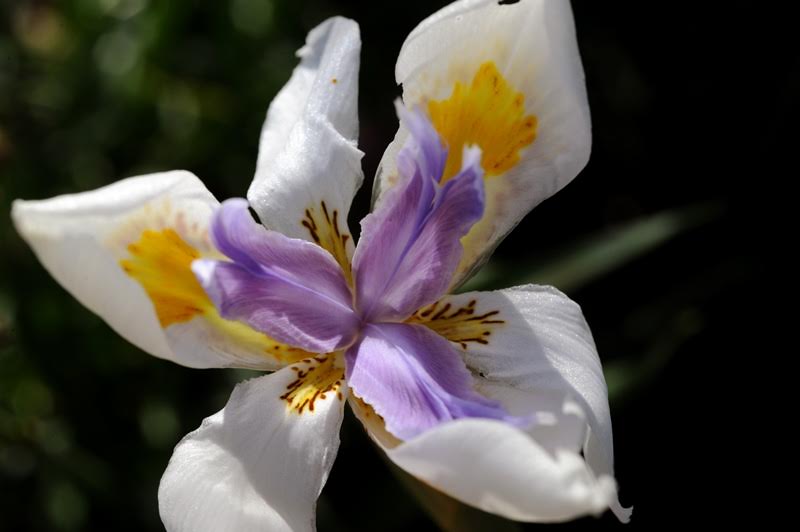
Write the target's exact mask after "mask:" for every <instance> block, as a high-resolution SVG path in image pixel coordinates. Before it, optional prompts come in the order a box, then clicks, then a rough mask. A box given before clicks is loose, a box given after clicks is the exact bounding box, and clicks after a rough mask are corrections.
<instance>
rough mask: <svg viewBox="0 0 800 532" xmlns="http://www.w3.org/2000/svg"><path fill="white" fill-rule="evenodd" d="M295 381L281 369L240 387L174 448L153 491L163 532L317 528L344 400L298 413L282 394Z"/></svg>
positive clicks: (289, 371)
mask: <svg viewBox="0 0 800 532" xmlns="http://www.w3.org/2000/svg"><path fill="white" fill-rule="evenodd" d="M296 378H297V374H296V373H295V372H294V371H293V370H292V369H291V368H284V369H282V370H280V371H278V372H277V373H274V374H272V375H268V376H264V377H259V378H256V379H253V380H250V381H247V382H244V383H242V384H239V385H238V386H237V387H236V389H235V390H234V391H233V394H232V395H231V398H230V400H229V401H228V404H227V405H226V406H225V408H223V409H222V410H221V411H219V412H218V413H217V414H215V415H213V416H211V417H209V418H206V419H205V420H204V421H203V424H202V425H201V426H200V428H199V429H197V430H196V431H194V432H192V433H190V434H189V435H187V436H186V437H185V438H184V439H183V440H182V441H181V442H180V443H179V444H178V445H177V447H175V452H174V454H173V455H172V459H171V460H170V462H169V466H168V467H167V470H166V472H165V473H164V476H163V477H162V479H161V485H160V488H159V493H158V498H159V510H160V513H161V519H162V520H163V522H164V525H165V526H166V528H167V530H168V531H169V532H219V531H228V530H230V531H234V530H235V531H236V532H262V531H265V530H270V531H293V532H302V531H312V530H314V529H315V506H316V500H317V497H318V496H319V493H320V492H321V491H322V487H323V485H324V484H325V481H326V480H327V478H328V472H329V471H330V468H331V466H332V465H333V461H334V459H335V458H336V452H337V450H338V448H339V428H340V425H341V422H342V416H343V412H344V408H343V406H344V401H343V399H342V397H341V396H337V394H335V393H333V394H330V395H328V396H327V397H326V398H325V399H318V400H317V401H316V402H315V408H314V410H313V411H309V410H305V411H304V412H303V413H302V414H298V413H297V412H296V411H294V410H292V409H290V408H288V406H287V403H286V401H284V400H283V399H281V395H283V394H284V393H285V392H286V390H287V387H288V386H289V385H290V383H291V382H292V381H294V380H295V379H296Z"/></svg>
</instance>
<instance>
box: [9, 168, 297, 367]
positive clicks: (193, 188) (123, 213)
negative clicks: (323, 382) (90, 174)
mask: <svg viewBox="0 0 800 532" xmlns="http://www.w3.org/2000/svg"><path fill="white" fill-rule="evenodd" d="M218 205H219V204H218V202H217V200H216V199H214V197H213V196H212V195H211V193H210V192H209V191H208V190H206V188H205V186H203V184H202V183H201V182H200V180H199V179H197V177H195V176H194V175H192V174H191V173H189V172H184V171H174V172H164V173H158V174H150V175H145V176H139V177H132V178H129V179H124V180H122V181H119V182H117V183H114V184H112V185H109V186H106V187H103V188H100V189H97V190H94V191H91V192H84V193H80V194H70V195H65V196H59V197H56V198H51V199H47V200H41V201H21V200H17V201H15V202H14V205H13V208H12V219H13V221H14V225H15V226H16V228H17V231H18V232H19V234H20V235H22V237H23V238H24V239H25V240H26V241H27V242H28V244H29V245H30V246H31V248H33V251H34V252H35V253H36V256H37V257H38V258H39V260H40V261H41V262H42V264H43V265H44V267H45V268H46V269H47V270H48V271H49V272H50V274H51V275H52V276H53V277H54V278H55V279H56V280H57V281H58V282H59V283H60V284H61V285H62V286H63V287H64V288H66V290H67V291H68V292H70V293H71V294H72V295H73V296H75V298H76V299H78V301H80V302H81V303H82V304H83V305H85V306H86V307H87V308H89V309H90V310H91V311H92V312H94V313H96V314H97V315H99V316H100V317H101V318H103V319H104V320H105V321H106V322H107V323H108V324H109V325H110V326H111V327H112V328H113V329H114V330H115V331H117V332H118V333H119V334H120V335H122V337H124V338H125V339H126V340H128V341H129V342H131V343H133V344H134V345H136V346H137V347H139V348H141V349H143V350H144V351H147V352H148V353H150V354H152V355H155V356H157V357H161V358H165V359H168V360H172V361H174V362H177V363H179V364H182V365H185V366H189V367H200V368H204V367H225V366H242V367H256V368H265V369H266V368H275V367H279V366H280V365H283V363H281V362H280V357H278V358H276V357H274V356H273V355H272V351H271V350H274V349H275V348H276V347H278V348H279V349H282V348H283V346H278V344H277V343H276V342H274V341H271V340H269V339H268V338H266V337H265V336H263V335H261V334H259V333H255V332H254V331H252V330H250V329H249V328H246V327H244V326H242V325H241V324H232V323H231V322H225V320H222V319H221V318H219V316H218V315H217V314H216V311H215V310H214V309H213V306H210V307H207V308H205V309H201V308H199V306H198V305H195V304H194V303H197V301H196V299H197V297H195V298H194V300H193V298H192V290H191V288H192V287H189V292H190V293H189V294H188V295H186V297H185V298H184V299H185V301H184V303H186V304H185V305H184V308H183V310H184V311H185V313H186V315H184V316H174V319H169V320H167V319H165V320H163V323H162V320H161V319H160V318H159V314H158V312H159V309H161V311H162V315H161V318H164V316H163V311H164V307H165V306H166V307H169V304H166V305H161V306H160V307H159V306H158V305H155V304H154V302H153V300H151V298H150V297H148V293H147V292H146V290H145V289H144V288H143V284H140V282H139V281H137V280H136V279H135V278H134V277H133V276H132V275H129V274H128V273H126V272H125V270H124V267H125V266H124V264H126V261H129V260H130V259H132V251H131V249H132V248H131V246H134V247H135V246H138V248H135V249H138V250H139V251H140V252H143V253H144V255H145V258H148V257H149V262H148V263H147V264H146V265H147V266H148V267H150V268H151V270H148V274H159V273H160V274H161V278H160V279H158V282H160V283H161V284H162V286H163V287H164V288H165V289H166V290H167V292H170V293H173V294H177V295H178V296H180V295H181V294H182V291H183V289H184V288H185V287H184V285H185V284H186V283H187V282H188V283H196V280H195V279H194V276H193V274H192V273H191V271H190V270H189V269H188V262H187V264H185V266H187V268H185V271H180V269H179V268H177V265H176V264H173V263H172V262H170V261H167V263H166V265H165V264H164V263H162V262H161V259H163V258H167V259H174V258H175V254H174V253H171V251H174V249H171V248H168V249H165V252H166V253H165V256H162V257H160V258H158V259H156V258H155V256H153V255H150V254H151V253H156V251H157V250H156V249H155V248H153V244H154V245H155V246H156V247H157V246H158V245H162V244H163V245H166V244H168V243H169V242H172V243H174V242H175V239H180V240H182V241H183V243H184V244H185V245H187V246H189V248H191V249H192V250H194V251H196V252H197V253H198V254H200V255H205V256H215V251H214V249H213V247H212V245H211V244H210V242H209V240H208V234H207V229H208V224H209V222H210V218H211V214H212V212H213V211H214V210H215V209H216V208H217V206H218ZM165 231H174V236H175V238H173V239H172V240H170V236H169V235H171V233H170V234H169V235H168V234H167V233H165ZM145 235H150V236H151V237H152V238H150V240H149V242H150V244H146V243H144V241H143V240H142V239H143V238H145ZM162 237H163V238H162ZM148 245H149V246H150V247H148ZM181 249H182V248H181ZM187 249H188V248H187ZM180 257H183V258H186V260H187V261H190V260H191V257H190V256H183V255H180V256H179V258H180ZM187 257H188V258H187ZM145 262H147V261H145ZM158 268H162V269H163V270H164V271H162V272H158V271H154V269H158ZM140 278H141V279H144V277H140ZM149 278H152V277H149ZM194 288H197V289H199V294H198V293H197V292H195V293H194V296H198V295H199V297H201V298H202V297H203V296H204V294H203V292H202V289H201V288H199V285H196V287H194ZM175 306H176V305H173V307H175ZM201 310H204V311H203V312H201ZM193 312H195V313H196V315H194V314H192V313H193ZM162 324H163V325H164V326H163V327H162Z"/></svg>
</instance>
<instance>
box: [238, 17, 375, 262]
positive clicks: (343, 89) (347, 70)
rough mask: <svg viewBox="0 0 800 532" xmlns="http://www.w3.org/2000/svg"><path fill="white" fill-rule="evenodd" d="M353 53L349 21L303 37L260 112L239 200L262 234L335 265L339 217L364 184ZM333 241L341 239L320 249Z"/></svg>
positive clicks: (329, 23) (357, 44)
mask: <svg viewBox="0 0 800 532" xmlns="http://www.w3.org/2000/svg"><path fill="white" fill-rule="evenodd" d="M360 51H361V37H360V32H359V28H358V24H357V23H355V22H354V21H352V20H349V19H346V18H342V17H334V18H331V19H328V20H326V21H325V22H323V23H322V24H320V25H319V26H317V27H316V28H314V29H313V30H311V32H310V33H309V34H308V37H307V39H306V44H305V46H303V47H302V48H301V49H300V50H299V51H298V52H297V55H298V56H299V57H300V58H301V61H300V64H299V65H298V66H297V67H296V68H295V70H294V72H293V74H292V77H291V79H290V80H289V81H288V83H287V84H286V85H285V86H284V87H283V89H281V91H280V92H279V93H278V95H277V96H276V97H275V99H274V100H273V101H272V103H271V105H270V107H269V111H268V112H267V117H266V120H265V122H264V126H263V129H262V131H261V140H260V146H259V154H258V163H257V166H256V173H255V176H254V179H253V183H252V184H251V185H250V189H249V190H248V192H247V198H248V200H249V201H250V203H251V205H252V207H253V208H254V209H255V210H256V212H257V213H258V215H259V218H260V219H261V221H262V223H264V225H265V226H267V227H268V228H270V229H274V230H276V231H280V232H281V233H283V234H285V235H287V236H290V237H293V238H304V239H306V240H313V241H315V242H317V243H319V244H321V245H323V246H324V247H326V248H329V249H328V250H329V251H331V253H333V254H334V256H335V257H337V259H340V262H344V261H345V260H348V259H349V257H350V256H352V250H353V239H352V238H351V237H350V232H349V230H348V228H347V224H346V222H347V214H348V212H349V210H350V204H351V203H352V200H353V196H354V195H355V193H356V191H357V190H358V188H359V187H360V186H361V183H362V181H363V179H364V176H363V172H362V170H361V158H362V156H363V153H362V152H361V151H360V150H359V149H358V147H357V142H358V71H359V54H360ZM334 212H336V213H337V214H336V217H337V220H333V219H331V218H332V217H333V216H334ZM334 225H335V227H334ZM310 226H313V227H317V228H318V229H317V230H316V231H311V230H310V229H309V227H310ZM329 233H330V234H329ZM334 234H335V235H336V237H337V238H339V237H340V236H341V235H347V237H348V238H347V239H345V242H338V243H337V242H328V240H332V236H331V235H334ZM337 248H341V249H337ZM337 255H341V256H337Z"/></svg>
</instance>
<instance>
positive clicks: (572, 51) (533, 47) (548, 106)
mask: <svg viewBox="0 0 800 532" xmlns="http://www.w3.org/2000/svg"><path fill="white" fill-rule="evenodd" d="M487 62H492V63H493V64H494V65H495V66H496V67H497V70H498V71H499V73H500V74H501V75H502V77H503V78H504V80H505V81H506V82H507V83H508V86H509V87H511V88H513V90H514V91H515V92H519V93H522V94H523V95H524V113H523V115H524V116H531V115H532V116H533V117H535V119H536V121H537V126H536V137H535V140H533V142H532V143H531V144H530V145H526V146H525V147H523V148H521V149H520V150H519V156H520V160H519V162H518V163H516V164H515V165H514V166H512V167H511V168H510V169H507V170H504V172H501V173H500V174H499V175H489V174H488V173H487V178H486V181H485V183H486V198H487V205H486V213H485V215H484V219H483V220H482V221H480V222H479V223H478V224H476V225H475V227H473V229H472V231H471V232H470V234H469V235H467V237H465V238H464V239H463V243H464V247H465V253H464V258H463V259H462V263H461V266H460V268H459V272H458V273H457V275H456V279H455V282H454V284H458V283H459V282H461V281H462V280H463V279H465V278H466V277H467V276H469V275H470V273H471V272H472V271H474V269H475V268H476V267H477V266H479V265H480V264H481V263H482V262H483V261H485V260H486V258H488V255H489V254H490V253H491V252H492V250H493V249H494V248H495V247H496V246H497V244H498V243H499V242H500V241H501V240H502V239H503V237H504V236H505V235H506V234H507V233H508V232H509V231H510V230H511V229H512V228H513V227H514V226H515V225H516V224H517V223H518V222H519V220H520V219H522V217H523V216H524V215H525V214H526V213H527V212H528V211H530V210H531V209H532V208H533V207H534V206H536V205H537V204H538V203H539V202H541V201H542V200H544V199H546V198H547V197H549V196H551V195H552V194H554V193H555V192H557V191H558V190H559V189H561V188H562V187H563V186H564V185H566V184H567V183H569V182H570V181H571V180H572V179H573V178H574V177H575V176H576V175H577V174H578V172H580V170H581V169H582V168H583V167H584V166H585V165H586V162H587V160H588V158H589V152H590V148H591V125H590V117H589V107H588V102H587V98H586V89H585V85H584V76H583V68H582V66H581V61H580V56H579V54H578V47H577V43H576V39H575V28H574V24H573V19H572V12H571V9H570V5H569V2H565V1H556V2H553V1H548V0H524V1H521V2H518V3H515V4H510V5H498V3H497V2H494V1H482V0H466V1H460V2H455V3H454V4H451V5H449V6H447V7H445V8H444V9H443V10H442V11H440V12H439V13H436V14H434V15H433V16H431V17H429V18H428V19H427V20H425V21H424V22H422V24H420V25H419V26H418V27H417V28H416V29H415V30H414V31H413V32H412V33H411V34H410V35H409V37H408V38H407V39H406V42H405V43H404V45H403V48H402V49H401V51H400V56H399V58H398V61H397V67H396V78H397V82H398V83H402V84H403V100H404V102H405V104H406V105H407V106H414V105H421V106H423V108H425V107H426V106H427V104H428V103H429V102H431V101H441V100H446V99H448V98H449V97H450V96H451V94H452V92H453V90H454V87H455V84H456V83H460V84H461V85H462V86H463V87H468V86H469V85H470V84H471V83H472V81H473V79H475V76H476V73H477V72H478V71H479V69H480V67H481V65H485V64H486V63H487ZM504 109H505V107H504ZM495 112H498V111H497V108H496V106H494V107H493V106H491V105H487V107H486V113H484V115H485V116H489V115H492V113H495ZM501 123H505V122H501ZM403 137H404V135H403V134H399V135H398V139H397V140H395V141H394V142H393V144H392V145H390V146H389V148H388V149H387V151H386V153H385V154H384V157H383V160H382V161H381V165H380V168H379V170H378V175H377V177H376V184H375V186H376V187H377V190H376V192H375V193H374V194H373V195H374V196H375V197H380V195H381V194H382V193H383V192H384V191H385V190H386V189H388V188H389V187H391V186H392V185H393V183H394V181H395V179H396V174H397V172H396V168H395V156H396V152H397V149H398V147H397V146H396V143H397V142H398V141H399V140H400V139H402V138H403ZM474 142H477V141H474ZM479 145H480V143H479ZM483 148H484V157H486V156H487V155H486V154H487V153H489V150H487V149H486V148H487V146H483ZM453 151H455V152H458V150H457V149H455V150H454V149H451V153H453Z"/></svg>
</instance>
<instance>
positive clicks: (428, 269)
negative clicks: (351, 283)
mask: <svg viewBox="0 0 800 532" xmlns="http://www.w3.org/2000/svg"><path fill="white" fill-rule="evenodd" d="M411 116H412V117H413V118H414V119H413V120H410V119H409V120H408V122H409V123H410V124H411V125H409V129H410V130H411V133H412V135H418V136H412V137H411V140H410V141H409V143H408V144H407V145H406V146H405V147H404V148H403V150H402V152H401V154H400V156H399V157H398V165H399V167H400V168H401V171H402V172H406V171H411V169H412V168H413V173H412V174H410V175H402V174H401V176H400V177H401V178H403V180H402V181H401V182H400V183H398V184H397V185H396V186H395V188H394V189H392V190H390V191H389V192H388V193H387V196H386V198H385V199H384V201H383V202H382V203H381V205H380V206H379V207H378V209H377V210H376V211H375V212H373V213H372V214H370V215H368V216H367V217H366V218H364V220H363V221H362V222H361V227H362V230H361V239H360V240H359V243H358V247H357V248H356V252H355V256H354V257H353V271H354V272H355V279H356V289H357V298H356V299H357V301H358V308H359V311H360V312H361V314H362V317H363V318H364V319H365V320H366V321H392V320H398V319H404V318H407V317H408V316H410V315H411V314H412V313H413V312H414V311H415V310H417V309H418V308H420V307H422V306H424V305H426V304H428V303H432V302H433V301H435V300H436V299H438V298H439V297H440V296H441V295H442V294H444V293H445V291H446V290H447V288H448V287H449V285H450V281H451V280H452V276H453V272H454V271H455V269H456V267H457V266H458V262H459V260H460V258H461V253H462V251H463V249H462V247H461V242H460V239H461V237H462V236H464V235H465V234H466V233H467V231H469V229H470V227H472V225H473V224H474V223H475V222H476V221H478V220H479V219H480V218H481V216H482V215H483V206H484V193H483V171H482V169H481V167H480V150H478V149H477V148H472V149H465V150H464V158H463V160H464V165H463V167H462V170H461V172H460V173H459V174H458V175H456V176H455V177H453V178H452V179H450V180H449V181H448V182H447V183H445V184H444V186H439V185H438V181H439V179H440V178H441V172H442V171H443V168H444V161H445V160H446V152H445V151H444V149H443V148H442V146H441V143H440V141H439V137H438V135H436V132H435V131H434V130H433V128H432V126H430V123H429V122H428V120H427V118H426V117H425V115H424V114H422V113H421V112H419V113H416V114H412V115H411ZM442 154H444V158H443V157H442ZM430 172H438V173H436V174H431V173H430Z"/></svg>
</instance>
